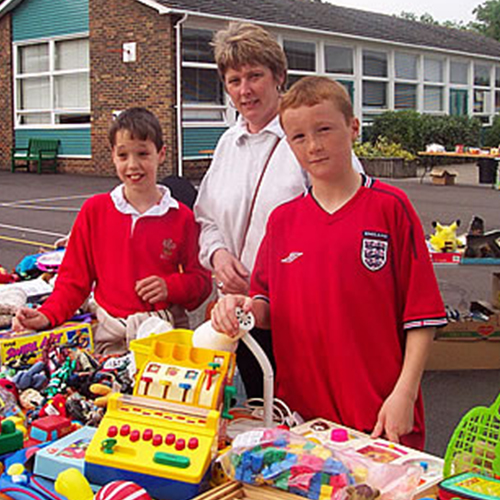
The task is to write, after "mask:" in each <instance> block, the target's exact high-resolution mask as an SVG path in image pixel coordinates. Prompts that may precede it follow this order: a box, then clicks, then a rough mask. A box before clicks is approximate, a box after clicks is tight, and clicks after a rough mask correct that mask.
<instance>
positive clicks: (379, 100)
mask: <svg viewBox="0 0 500 500" xmlns="http://www.w3.org/2000/svg"><path fill="white" fill-rule="evenodd" d="M363 107H364V108H374V109H385V108H387V84H386V83H385V82H371V81H364V82H363Z"/></svg>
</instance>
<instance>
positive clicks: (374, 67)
mask: <svg viewBox="0 0 500 500" xmlns="http://www.w3.org/2000/svg"><path fill="white" fill-rule="evenodd" d="M363 76H376V77H387V54H386V53H385V52H378V51H375V50H363Z"/></svg>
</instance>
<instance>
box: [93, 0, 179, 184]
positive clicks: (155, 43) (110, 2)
mask: <svg viewBox="0 0 500 500" xmlns="http://www.w3.org/2000/svg"><path fill="white" fill-rule="evenodd" d="M89 8H90V81H91V90H90V91H91V109H92V132H91V136H92V161H93V164H94V165H93V169H94V171H95V173H96V174H98V175H109V174H111V173H112V172H114V167H113V164H112V162H111V159H110V150H109V146H108V141H107V131H108V127H109V123H110V121H111V119H112V113H113V111H117V110H124V109H126V108H128V107H131V106H145V107H147V108H149V109H150V110H151V111H153V112H154V113H155V114H156V115H157V116H158V118H159V120H160V123H161V124H162V127H163V134H164V140H165V144H166V146H167V157H166V161H165V164H164V165H162V166H161V167H160V171H159V174H158V177H159V178H161V177H163V176H164V175H168V174H171V173H172V172H174V171H175V170H176V161H177V160H176V155H175V150H176V132H175V131H176V127H175V109H174V105H175V29H174V22H175V19H174V18H172V17H171V16H168V15H160V14H158V12H157V11H156V10H154V9H152V8H150V7H147V6H145V5H143V4H141V3H139V2H137V1H136V0H106V1H105V2H103V1H102V0H90V1H89ZM127 42H136V44H137V49H136V51H137V60H136V62H130V63H124V62H123V61H122V45H123V43H127Z"/></svg>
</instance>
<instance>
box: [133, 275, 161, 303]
mask: <svg viewBox="0 0 500 500" xmlns="http://www.w3.org/2000/svg"><path fill="white" fill-rule="evenodd" d="M135 291H136V293H137V295H139V297H140V298H141V300H143V301H144V302H148V303H149V304H156V303H157V302H160V301H165V300H167V297H168V290H167V284H166V283H165V280H164V279H163V278H160V277H159V276H148V277H147V278H144V279H142V280H139V281H137V282H136V284H135Z"/></svg>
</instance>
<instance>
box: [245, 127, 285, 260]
mask: <svg viewBox="0 0 500 500" xmlns="http://www.w3.org/2000/svg"><path fill="white" fill-rule="evenodd" d="M280 141H281V138H280V137H277V138H276V141H275V143H274V144H273V147H272V148H271V151H270V152H269V154H268V155H267V158H266V162H265V163H264V166H263V167H262V171H261V172H260V175H259V179H258V180H257V184H256V185H255V190H254V193H253V196H252V201H251V203H250V210H249V211H248V217H247V222H246V224H245V230H244V231H243V238H242V242H241V248H240V251H239V254H238V260H240V261H241V256H242V255H243V250H244V249H245V245H246V242H247V236H248V230H249V229H250V223H251V222H252V215H253V212H254V209H255V202H256V201H257V195H258V194H259V190H260V186H261V184H262V179H263V178H264V174H265V173H266V170H267V167H268V165H269V162H270V161H271V158H272V157H273V154H274V152H275V151H276V148H277V147H278V144H279V143H280Z"/></svg>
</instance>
